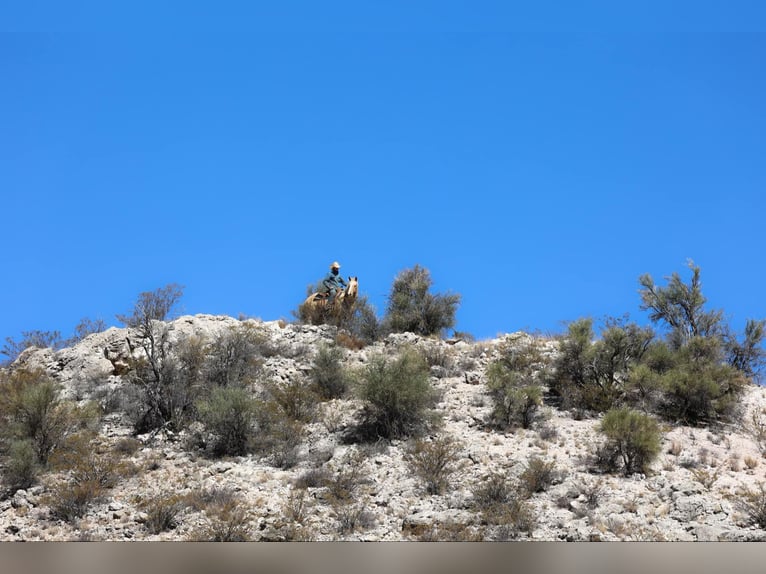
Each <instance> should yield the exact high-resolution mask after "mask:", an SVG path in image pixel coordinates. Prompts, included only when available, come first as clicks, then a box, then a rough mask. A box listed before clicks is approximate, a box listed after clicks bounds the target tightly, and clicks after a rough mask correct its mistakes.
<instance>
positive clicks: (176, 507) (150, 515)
mask: <svg viewBox="0 0 766 574" xmlns="http://www.w3.org/2000/svg"><path fill="white" fill-rule="evenodd" d="M184 506H185V505H184V501H183V498H182V497H180V496H177V495H175V494H158V495H156V496H152V497H150V498H148V499H145V500H142V501H141V502H140V504H139V508H141V509H142V510H143V511H144V512H145V513H146V517H145V519H144V526H145V527H146V529H147V530H148V531H149V533H150V534H160V533H161V532H166V531H168V530H173V529H175V528H176V527H177V526H178V515H179V514H180V513H181V512H182V511H183V509H184Z"/></svg>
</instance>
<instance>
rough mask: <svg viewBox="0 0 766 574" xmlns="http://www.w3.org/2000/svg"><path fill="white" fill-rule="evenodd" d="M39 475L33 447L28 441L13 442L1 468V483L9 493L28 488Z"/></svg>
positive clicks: (38, 465) (38, 464) (38, 466)
mask: <svg viewBox="0 0 766 574" xmlns="http://www.w3.org/2000/svg"><path fill="white" fill-rule="evenodd" d="M39 473H40V463H39V462H38V459H37V453H36V452H35V448H34V445H33V444H32V441H31V440H29V439H25V440H14V441H13V442H11V444H10V447H9V449H8V457H7V459H6V461H5V466H4V467H3V483H4V484H5V486H6V487H7V488H8V489H9V490H10V491H11V492H16V491H17V490H19V489H21V488H29V487H30V486H32V485H33V484H34V483H35V482H36V481H37V477H38V475H39Z"/></svg>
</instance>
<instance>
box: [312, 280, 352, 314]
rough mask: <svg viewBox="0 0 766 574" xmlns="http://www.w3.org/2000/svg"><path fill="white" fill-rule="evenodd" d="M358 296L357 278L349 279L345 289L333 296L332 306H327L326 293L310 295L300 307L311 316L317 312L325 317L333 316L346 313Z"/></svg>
mask: <svg viewBox="0 0 766 574" xmlns="http://www.w3.org/2000/svg"><path fill="white" fill-rule="evenodd" d="M358 295H359V278H358V277H349V278H348V283H347V284H346V288H345V289H343V291H339V292H338V293H336V294H335V299H333V301H332V305H328V303H329V298H328V295H327V294H326V293H321V292H318V293H312V294H311V295H309V296H308V297H307V298H306V300H305V301H304V302H303V305H302V307H303V308H305V309H307V310H308V311H309V313H310V314H311V315H314V314H316V313H317V312H319V313H321V314H322V315H325V314H327V313H332V314H334V315H337V314H340V313H341V312H343V311H347V310H349V309H351V308H352V307H353V306H354V303H356V298H357V296H358Z"/></svg>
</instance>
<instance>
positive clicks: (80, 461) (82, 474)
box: [50, 432, 132, 488]
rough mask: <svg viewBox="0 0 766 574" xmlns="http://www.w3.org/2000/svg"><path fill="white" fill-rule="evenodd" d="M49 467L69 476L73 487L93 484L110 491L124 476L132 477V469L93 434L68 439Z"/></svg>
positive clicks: (87, 433) (83, 434)
mask: <svg viewBox="0 0 766 574" xmlns="http://www.w3.org/2000/svg"><path fill="white" fill-rule="evenodd" d="M50 466H51V468H53V469H54V470H58V471H65V472H67V473H68V476H69V480H70V481H71V482H72V483H75V484H77V483H83V484H84V483H93V484H97V485H98V486H99V487H101V488H111V487H113V486H114V485H115V484H117V482H118V481H119V479H120V478H121V477H122V476H123V475H124V474H131V473H132V470H131V467H130V465H126V464H124V463H122V462H121V461H120V460H118V459H116V458H114V457H113V456H112V455H111V454H110V453H109V451H106V450H102V447H101V445H100V444H99V442H98V440H97V437H96V436H95V433H92V432H79V433H76V434H73V435H70V436H68V437H67V438H66V440H65V441H64V442H63V443H62V444H61V446H60V447H59V448H57V449H56V451H55V452H54V453H53V455H52V456H51V459H50Z"/></svg>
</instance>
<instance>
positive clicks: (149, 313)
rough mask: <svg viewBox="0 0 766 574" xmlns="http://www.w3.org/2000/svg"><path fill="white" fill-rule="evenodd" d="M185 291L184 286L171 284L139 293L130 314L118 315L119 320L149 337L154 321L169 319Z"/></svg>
mask: <svg viewBox="0 0 766 574" xmlns="http://www.w3.org/2000/svg"><path fill="white" fill-rule="evenodd" d="M183 291H184V288H183V285H178V284H177V283H169V284H168V285H165V286H164V287H161V288H159V289H155V290H154V291H144V292H142V293H139V295H138V298H137V299H136V302H135V303H134V305H133V309H132V310H131V312H130V314H129V315H128V314H121V315H117V320H118V321H120V322H121V323H124V324H125V325H127V326H128V327H131V328H135V329H139V330H140V331H141V332H142V333H144V334H147V335H148V333H149V332H150V331H151V324H152V323H153V322H154V321H165V320H166V319H168V318H169V316H170V313H171V312H172V311H173V310H174V309H175V308H176V306H177V305H178V303H179V301H180V300H181V297H183Z"/></svg>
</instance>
